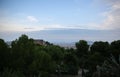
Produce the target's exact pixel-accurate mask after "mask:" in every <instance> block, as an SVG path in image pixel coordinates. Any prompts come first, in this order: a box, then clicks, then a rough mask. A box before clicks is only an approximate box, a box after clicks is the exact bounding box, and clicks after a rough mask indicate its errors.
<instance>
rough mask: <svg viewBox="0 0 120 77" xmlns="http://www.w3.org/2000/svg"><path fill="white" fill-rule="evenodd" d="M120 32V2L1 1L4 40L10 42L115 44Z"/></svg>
mask: <svg viewBox="0 0 120 77" xmlns="http://www.w3.org/2000/svg"><path fill="white" fill-rule="evenodd" d="M56 30H58V31H60V32H61V31H62V32H61V33H59V34H57V32H56ZM72 30H73V31H72ZM75 30H76V32H75ZM81 30H82V31H81ZM119 30H120V0H0V38H2V39H5V40H6V41H8V40H14V39H16V38H17V37H19V35H21V34H27V35H28V36H30V37H32V38H35V39H36V38H37V39H39V38H40V39H46V40H48V41H53V40H56V41H57V40H58V41H60V40H63V41H68V39H69V41H70V40H72V41H78V40H79V39H85V40H91V41H92V40H103V41H105V40H106V41H113V40H117V39H120V32H119ZM51 32H52V33H51ZM91 32H92V33H91ZM90 33H91V34H90ZM38 34H41V35H40V36H37V35H38ZM65 34H66V35H65ZM102 35H103V37H102ZM58 38H59V39H58Z"/></svg>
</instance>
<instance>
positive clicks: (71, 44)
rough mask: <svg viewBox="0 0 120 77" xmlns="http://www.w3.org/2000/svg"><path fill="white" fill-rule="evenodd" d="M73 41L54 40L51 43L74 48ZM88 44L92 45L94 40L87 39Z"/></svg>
mask: <svg viewBox="0 0 120 77" xmlns="http://www.w3.org/2000/svg"><path fill="white" fill-rule="evenodd" d="M75 43H76V42H56V43H53V44H55V45H59V46H61V47H64V48H74V49H75V48H76V47H75ZM87 43H88V45H92V44H93V43H94V42H93V41H87Z"/></svg>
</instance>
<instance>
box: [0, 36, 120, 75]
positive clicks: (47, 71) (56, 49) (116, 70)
mask: <svg viewBox="0 0 120 77" xmlns="http://www.w3.org/2000/svg"><path fill="white" fill-rule="evenodd" d="M79 69H82V75H83V77H120V40H116V41H113V42H111V43H108V42H103V41H95V42H94V43H93V44H92V45H88V43H87V41H85V40H80V41H78V42H76V49H73V48H68V49H66V48H63V47H60V46H57V45H54V44H52V43H49V42H46V45H38V44H35V43H34V40H33V39H32V38H29V37H28V36H27V35H21V36H20V37H19V38H18V39H16V40H14V41H12V44H11V46H8V45H7V44H6V43H5V41H4V40H3V39H0V77H56V76H61V75H63V74H64V75H77V74H78V70H79ZM85 70H87V72H86V71H85Z"/></svg>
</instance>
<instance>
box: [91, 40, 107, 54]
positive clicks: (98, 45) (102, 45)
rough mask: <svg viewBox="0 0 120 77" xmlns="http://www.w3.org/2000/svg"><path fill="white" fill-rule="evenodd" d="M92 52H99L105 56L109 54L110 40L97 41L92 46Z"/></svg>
mask: <svg viewBox="0 0 120 77" xmlns="http://www.w3.org/2000/svg"><path fill="white" fill-rule="evenodd" d="M90 51H91V53H93V54H94V53H95V52H99V53H100V54H101V55H103V56H109V55H108V54H109V43H108V42H102V41H96V42H94V43H93V45H92V46H91V47H90Z"/></svg>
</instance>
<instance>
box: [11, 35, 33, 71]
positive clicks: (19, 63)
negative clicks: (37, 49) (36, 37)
mask: <svg viewBox="0 0 120 77" xmlns="http://www.w3.org/2000/svg"><path fill="white" fill-rule="evenodd" d="M34 46H35V45H34V43H33V40H32V39H29V38H28V36H26V35H22V36H21V37H19V39H16V40H15V41H13V42H12V48H11V50H12V56H11V57H12V60H11V63H12V64H11V67H12V68H13V69H14V70H20V71H21V72H23V73H27V71H28V66H29V64H30V63H31V62H32V61H33V53H34Z"/></svg>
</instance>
